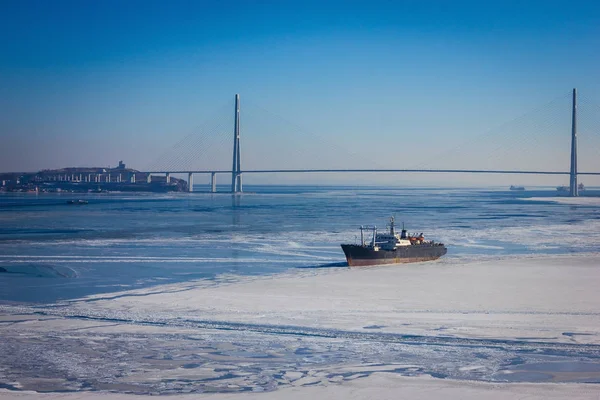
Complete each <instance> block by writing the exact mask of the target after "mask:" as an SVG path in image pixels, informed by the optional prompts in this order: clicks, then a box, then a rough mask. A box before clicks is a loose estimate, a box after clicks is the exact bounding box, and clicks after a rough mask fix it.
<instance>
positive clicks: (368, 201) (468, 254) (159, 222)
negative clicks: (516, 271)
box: [0, 186, 600, 302]
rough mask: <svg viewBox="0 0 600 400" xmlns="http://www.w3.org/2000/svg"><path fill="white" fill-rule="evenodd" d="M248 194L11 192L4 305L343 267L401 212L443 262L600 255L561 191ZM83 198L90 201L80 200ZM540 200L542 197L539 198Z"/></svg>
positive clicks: (2, 229) (0, 289)
mask: <svg viewBox="0 0 600 400" xmlns="http://www.w3.org/2000/svg"><path fill="white" fill-rule="evenodd" d="M245 190H247V191H248V192H252V193H247V194H243V195H241V196H231V195H227V194H214V195H213V194H207V193H191V194H188V193H178V194H129V193H111V194H88V195H81V194H65V193H62V194H39V195H35V194H25V193H23V194H17V193H15V194H7V193H4V194H0V301H27V302H52V301H56V300H59V299H70V298H76V297H81V296H85V295H89V294H93V293H99V292H113V291H118V290H124V289H132V288H138V287H146V286H151V285H156V284H164V283H171V282H181V281H186V280H193V279H214V278H215V277H219V276H223V275H226V274H234V275H256V274H272V273H277V272H281V271H285V270H288V269H290V268H311V267H337V268H339V267H340V266H343V265H344V262H345V259H344V255H343V253H342V251H341V249H340V247H339V244H340V243H342V242H354V241H355V240H356V238H357V235H358V234H359V231H358V230H357V228H358V226H360V225H364V224H376V225H378V226H380V227H381V228H383V227H384V226H385V224H386V222H387V220H388V219H389V217H390V216H391V215H395V216H396V220H397V221H403V222H404V223H405V226H406V228H407V229H408V230H409V232H418V233H420V232H424V233H425V236H426V238H427V239H435V240H436V241H442V242H444V243H446V244H447V245H448V247H449V251H448V254H447V256H445V258H444V259H443V260H441V261H440V262H448V263H451V262H453V260H454V261H456V260H457V259H473V258H489V257H505V256H511V255H522V254H564V253H573V252H590V251H598V250H599V244H600V208H599V207H598V206H597V205H593V204H588V205H569V204H562V203H559V202H555V201H553V199H552V198H550V197H551V196H554V195H555V191H553V190H548V191H529V190H528V191H526V192H510V191H505V190H474V189H471V190H469V189H386V188H352V187H307V186H304V187H298V186H254V187H252V186H245ZM79 198H84V199H86V200H88V201H89V204H87V205H69V204H67V201H68V200H70V199H79ZM531 198H536V199H535V200H532V199H531Z"/></svg>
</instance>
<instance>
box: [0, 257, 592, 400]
mask: <svg viewBox="0 0 600 400" xmlns="http://www.w3.org/2000/svg"><path fill="white" fill-rule="evenodd" d="M599 282H600V254H597V253H589V254H583V255H582V254H580V255H573V256H552V257H551V256H532V257H519V258H517V257H507V258H503V259H496V260H485V261H476V262H473V261H471V262H460V260H453V261H444V260H440V261H438V262H429V263H418V264H407V265H402V266H386V267H372V268H364V269H349V268H342V267H337V268H319V269H298V270H295V271H292V272H286V273H282V274H279V275H275V276H255V277H236V276H222V277H220V279H219V280H217V281H210V282H209V281H196V282H186V283H180V284H171V285H163V286H155V287H152V288H148V289H139V290H132V291H124V292H119V293H111V294H100V295H94V296H89V297H86V298H82V299H78V300H74V301H66V302H63V303H59V304H55V305H46V306H23V305H3V306H0V335H1V336H2V341H1V342H0V354H2V355H3V362H2V364H1V365H0V382H1V383H2V385H3V387H4V388H6V389H11V390H10V391H2V392H0V396H17V398H23V399H26V398H31V397H39V398H44V397H49V398H76V396H77V395H71V394H68V393H67V394H53V395H50V396H49V395H42V394H31V393H26V392H19V391H18V390H36V391H82V390H84V391H103V390H104V391H107V390H108V391H113V392H118V393H138V394H152V393H169V394H177V395H181V394H183V393H189V392H191V393H198V392H204V393H206V392H220V393H221V394H219V395H218V396H217V397H216V398H231V397H235V398H237V397H238V396H241V397H248V398H253V397H258V396H261V398H264V399H268V398H271V397H272V398H282V397H279V393H280V394H281V395H282V396H283V394H285V398H307V397H314V396H317V397H327V398H382V399H385V398H390V399H391V398H398V396H402V395H404V396H405V397H407V398H410V397H415V396H417V395H418V397H420V398H440V397H443V398H481V397H485V398H508V397H517V396H528V398H529V397H531V398H598V393H600V387H599V386H597V385H596V384H587V383H597V382H600V310H599V309H598V305H599V304H600V291H599V290H598V283H599ZM474 381H478V382H474ZM522 382H529V383H522ZM532 382H535V383H532ZM257 391H261V392H265V391H266V392H270V391H275V392H274V393H272V394H268V393H260V394H259V393H252V392H257ZM229 392H234V393H233V394H231V393H229ZM241 392H245V393H241ZM78 393H80V394H81V392H78ZM86 393H88V394H89V392H86ZM228 393H229V394H228ZM111 396H112V397H115V398H118V397H119V396H122V395H111ZM106 398H110V397H106Z"/></svg>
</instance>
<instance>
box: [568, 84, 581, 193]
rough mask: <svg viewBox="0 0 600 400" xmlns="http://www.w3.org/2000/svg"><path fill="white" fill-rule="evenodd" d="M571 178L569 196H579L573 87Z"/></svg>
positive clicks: (575, 91) (575, 95)
mask: <svg viewBox="0 0 600 400" xmlns="http://www.w3.org/2000/svg"><path fill="white" fill-rule="evenodd" d="M570 177H571V179H570V180H569V196H571V197H577V196H579V188H578V187H577V89H573V116H572V120H571V173H570Z"/></svg>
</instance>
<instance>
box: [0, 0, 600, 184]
mask: <svg viewBox="0 0 600 400" xmlns="http://www.w3.org/2000/svg"><path fill="white" fill-rule="evenodd" d="M599 48H600V6H599V5H597V2H593V1H587V2H582V1H569V2H567V1H543V2H542V1H519V2H517V1H502V2H485V1H462V2H461V1H368V2H367V1H361V2H354V1H345V2H338V1H330V2H327V1H321V2H312V1H302V2H300V1H297V2H291V1H263V2H251V1H241V2H235V1H232V2H202V1H169V2H167V1H82V0H80V1H15V2H12V1H8V0H4V1H2V2H0V87H1V88H2V92H3V95H2V96H0V106H1V110H2V111H0V135H1V137H2V145H1V146H0V171H14V170H37V169H40V168H55V167H62V166H72V165H114V164H116V163H117V161H118V160H120V159H123V160H125V161H126V162H127V163H128V165H129V166H131V167H133V168H139V169H143V168H144V167H145V166H146V165H148V164H151V163H152V162H153V161H154V160H155V159H157V158H158V157H159V156H160V154H161V153H162V152H164V151H165V150H168V149H169V148H171V147H172V146H173V145H174V144H175V143H176V142H178V141H179V140H181V139H182V138H183V137H185V136H186V135H188V134H190V133H191V132H195V130H198V129H200V128H199V127H201V126H202V124H203V123H204V122H205V121H207V120H210V119H211V118H214V117H215V113H219V112H222V111H219V110H223V105H224V104H225V105H226V104H228V103H231V101H232V98H233V95H234V94H235V93H240V95H241V96H242V110H243V111H244V110H247V109H248V108H244V105H245V104H248V103H244V102H245V101H247V102H250V104H255V105H257V106H258V107H260V108H262V109H265V110H268V111H269V112H272V113H274V114H275V115H277V116H281V117H282V118H283V119H285V120H286V121H290V122H292V123H294V124H297V125H298V126H301V127H302V130H301V131H299V132H295V133H289V132H286V134H287V135H296V136H294V137H292V136H289V137H288V139H289V141H291V142H293V143H302V142H304V144H303V146H308V145H306V142H309V143H314V146H315V151H314V154H315V155H314V157H315V160H316V161H314V162H317V161H319V160H324V159H327V160H328V161H327V162H331V163H332V165H333V164H335V165H336V166H342V165H343V166H345V165H346V164H345V163H348V162H349V161H348V160H349V158H348V155H349V154H350V153H351V152H353V151H357V150H359V152H360V153H361V154H364V156H365V157H364V158H363V160H362V161H360V163H362V164H361V166H367V164H368V162H367V161H365V160H373V162H374V164H372V165H373V166H374V167H377V166H385V167H397V168H402V167H408V168H410V167H413V166H415V165H417V164H419V163H420V162H422V161H423V160H424V159H426V158H431V157H432V155H433V157H434V158H435V157H436V156H435V155H437V154H440V155H441V156H440V157H442V159H441V160H440V159H436V160H434V161H436V162H442V161H444V160H443V154H445V151H446V150H447V149H448V148H452V147H453V146H455V145H456V144H457V143H458V144H460V143H469V142H470V141H472V139H473V138H477V137H481V134H482V133H484V132H487V131H489V130H490V129H494V128H496V127H498V126H501V125H502V124H504V123H506V122H507V121H512V120H513V119H515V118H516V117H518V116H519V115H522V114H524V113H527V112H529V111H531V110H534V109H536V108H537V107H540V106H543V105H544V104H546V103H548V102H550V101H552V100H553V99H556V98H557V97H561V96H563V95H567V96H568V92H569V90H570V89H571V88H573V87H577V88H578V90H579V92H580V94H581V96H582V97H583V96H585V99H586V102H587V103H586V105H588V107H589V109H590V110H594V106H595V105H600V81H599V77H600V52H598V49H599ZM568 104H569V103H568V98H567V97H565V101H564V102H562V103H561V106H560V107H562V105H564V106H565V107H564V108H568ZM560 107H558V106H557V108H556V109H552V110H548V111H547V112H548V113H551V112H555V110H560V109H561V108H560ZM225 109H226V108H225ZM595 110H596V112H598V111H597V110H598V108H597V107H596V108H595ZM227 112H228V113H229V114H227V115H229V116H230V115H231V111H227ZM582 112H583V109H582ZM242 115H243V116H244V114H243V113H242ZM568 115H569V111H568V109H567V111H566V117H565V118H564V120H559V121H558V122H556V123H555V124H554V125H553V127H554V129H556V131H557V132H552V133H548V134H549V135H550V136H551V138H556V137H558V136H560V135H561V134H562V130H564V129H568V126H569V123H570V122H569V121H568ZM254 117H255V119H254V120H252V118H247V119H246V120H252V121H253V124H247V125H246V128H247V130H245V131H243V138H244V139H243V140H246V144H245V145H244V144H243V146H244V147H243V149H245V150H247V151H248V153H242V154H243V157H244V158H243V160H245V161H246V165H245V166H243V167H248V168H251V167H253V166H254V165H256V166H265V167H269V166H273V167H285V166H284V165H279V163H281V162H283V161H285V162H287V163H289V164H290V165H293V166H296V165H302V161H303V157H304V156H305V155H306V153H307V152H310V153H311V154H312V152H311V150H310V147H306V148H304V149H303V150H302V151H297V152H296V153H294V152H293V151H291V150H290V149H289V148H287V147H288V146H286V140H287V139H286V140H268V139H269V138H270V136H269V135H272V137H273V138H277V136H278V134H279V133H280V132H277V131H276V130H277V129H280V128H282V126H283V125H281V124H280V125H278V126H277V127H276V128H275V127H271V128H266V126H267V125H269V124H272V123H271V122H268V121H267V122H265V121H262V122H261V119H260V117H262V116H261V115H259V116H254ZM532 118H540V119H544V118H546V117H545V116H544V115H540V116H535V115H534V116H532ZM596 120H597V119H596ZM596 120H594V119H593V118H592V119H590V122H589V124H588V126H587V128H588V129H591V130H593V129H594V128H600V127H599V126H597V125H598V124H597V123H595V122H594V121H596ZM242 121H243V122H244V121H245V120H244V119H243V120H242ZM564 126H566V128H565V127H564ZM242 128H244V125H242ZM269 129H271V131H269ZM284 130H285V129H284ZM599 130H600V129H599ZM305 132H310V134H309V135H306V134H305ZM565 134H566V135H567V146H568V131H567V132H565ZM581 134H582V135H583V134H584V133H583V132H582V133H581ZM261 135H262V136H263V139H262V140H263V141H262V142H261V141H260V140H259V137H260V136H261ZM500 136H502V135H500ZM504 136H506V140H510V139H511V134H506V133H505V134H504ZM253 137H256V138H257V139H256V140H255V142H254V145H253V144H251V143H249V141H251V140H252V138H253ZM306 138H308V139H306ZM311 138H319V140H316V141H313V140H311ZM423 138H426V140H425V142H426V143H423ZM279 139H281V137H279ZM320 140H321V141H323V142H327V143H333V145H332V147H331V148H332V149H333V150H332V151H330V152H329V153H327V152H326V151H325V150H324V147H323V146H322V145H321V144H320V143H321V142H320ZM494 140H495V141H496V142H498V143H497V144H496V142H494V143H495V146H497V147H501V146H502V145H503V144H502V143H503V142H502V140H503V139H498V138H496V139H494ZM289 141H288V143H289ZM259 143H260V144H261V145H262V144H263V143H264V146H263V147H260V146H258V144H259ZM267 143H270V144H268V145H267ZM548 143H549V145H552V146H555V147H553V148H552V149H554V150H556V152H557V155H556V157H558V158H559V161H560V162H559V164H560V165H562V164H563V163H564V161H563V160H562V159H561V157H563V153H564V157H566V158H565V159H566V163H567V164H568V148H567V149H565V151H563V149H562V147H563V146H562V142H560V140H558V141H553V140H550V141H548ZM595 143H596V142H593V144H594V145H595ZM528 145H530V146H531V148H532V149H535V147H536V145H535V144H531V143H529V144H528ZM265 146H266V147H267V148H265ZM336 146H339V148H336ZM325 147H326V146H325ZM459 147H460V146H459ZM592 147H593V146H592ZM398 148H400V150H399V149H398ZM506 148H507V149H509V148H510V144H508V143H506ZM462 149H463V150H465V147H464V146H463V147H462ZM552 149H550V150H552ZM550 150H549V151H546V154H550V153H551V151H550ZM250 151H252V153H250ZM399 153H400V154H401V157H398V154H399ZM474 153H477V150H476V149H468V148H467V149H466V153H465V155H464V156H463V155H461V156H460V157H459V158H461V159H462V161H463V162H465V163H466V164H467V165H473V163H477V162H480V161H479V160H478V159H477V158H473V159H472V160H470V159H469V154H474ZM501 153H502V152H501ZM505 153H506V152H505ZM502 154H504V153H502ZM528 154H529V155H531V157H526V159H524V158H523V157H522V156H519V155H516V156H515V158H514V159H510V157H511V156H510V152H508V157H509V159H507V160H498V162H502V163H503V164H515V165H517V166H518V167H520V168H530V169H538V168H537V167H538V166H539V168H540V169H542V168H550V169H556V168H552V167H553V162H555V161H553V160H555V158H549V157H548V156H543V155H539V156H538V155H536V154H535V152H533V154H532V152H529V153H528ZM590 154H591V155H586V156H587V157H588V159H589V160H584V158H585V157H583V159H582V158H581V157H580V159H581V160H582V163H583V164H582V165H581V166H580V170H581V169H588V170H589V169H593V167H594V164H593V155H594V153H593V152H592V153H590ZM455 158H456V157H455ZM496 158H497V157H496ZM317 159H318V160H317ZM309 161H312V160H309ZM198 162H201V161H198ZM448 162H450V160H449V161H448ZM452 162H455V163H456V162H457V161H456V160H453V161H452ZM252 163H254V165H252ZM349 163H352V162H349ZM228 164H229V162H227V165H228ZM491 166H492V167H493V165H491ZM348 167H352V165H348ZM449 167H453V165H452V166H449ZM482 167H485V166H482ZM585 167H587V168H585ZM565 168H566V167H565ZM558 169H562V168H558ZM596 169H598V168H596ZM559 179H560V178H559ZM550 183H553V182H550Z"/></svg>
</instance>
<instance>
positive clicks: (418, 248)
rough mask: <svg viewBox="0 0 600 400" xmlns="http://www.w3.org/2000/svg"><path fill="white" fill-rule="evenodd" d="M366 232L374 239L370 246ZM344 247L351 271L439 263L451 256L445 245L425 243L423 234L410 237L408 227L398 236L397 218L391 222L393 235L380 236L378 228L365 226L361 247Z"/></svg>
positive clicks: (428, 241)
mask: <svg viewBox="0 0 600 400" xmlns="http://www.w3.org/2000/svg"><path fill="white" fill-rule="evenodd" d="M365 231H366V232H368V234H369V236H370V238H371V240H370V242H368V243H367V242H366V240H365V239H366V238H365ZM341 246H342V250H343V251H344V254H345V255H346V260H347V261H348V265H349V266H350V267H364V266H370V265H381V264H401V263H411V262H419V261H430V260H437V259H438V258H440V257H441V256H443V255H444V254H446V252H447V249H446V246H444V244H443V243H436V242H434V241H432V240H425V237H424V236H423V234H422V233H421V234H412V235H409V234H407V233H406V229H404V227H402V231H401V232H400V233H397V232H396V229H395V225H394V217H391V218H390V225H389V231H386V232H385V233H377V227H376V226H361V227H360V244H342V245H341Z"/></svg>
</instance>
